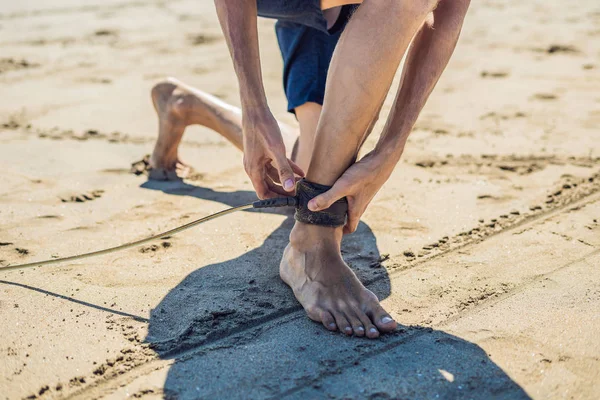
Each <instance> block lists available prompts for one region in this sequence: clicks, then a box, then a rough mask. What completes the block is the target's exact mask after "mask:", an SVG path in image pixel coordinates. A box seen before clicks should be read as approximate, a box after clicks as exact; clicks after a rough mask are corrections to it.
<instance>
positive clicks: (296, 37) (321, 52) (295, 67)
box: [257, 0, 358, 113]
mask: <svg viewBox="0 0 600 400" xmlns="http://www.w3.org/2000/svg"><path fill="white" fill-rule="evenodd" d="M320 3H321V2H320V0H258V1H257V5H258V15H259V16H261V17H266V18H274V19H277V23H276V24H275V33H276V34H277V41H278V43H279V49H280V50H281V55H282V57H283V87H284V90H285V95H286V97H287V100H288V111H289V112H291V113H294V109H295V108H296V107H298V106H301V105H302V104H304V103H306V102H314V103H318V104H321V105H322V104H323V97H324V95H325V81H326V79H327V71H328V70H329V63H330V62H331V56H332V55H333V51H334V49H335V46H336V45H337V42H338V41H339V39H340V35H341V33H342V31H343V30H344V27H345V26H346V23H347V22H348V20H349V19H350V16H351V15H352V13H353V12H354V10H355V9H356V8H357V7H358V5H347V6H343V7H342V9H341V11H340V15H339V17H338V19H337V21H336V23H335V24H334V25H333V26H332V27H331V28H330V29H329V30H328V29H327V20H326V19H325V17H324V16H323V12H322V11H321V6H320Z"/></svg>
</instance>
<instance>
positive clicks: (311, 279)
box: [279, 222, 396, 339]
mask: <svg viewBox="0 0 600 400" xmlns="http://www.w3.org/2000/svg"><path fill="white" fill-rule="evenodd" d="M341 240H342V229H341V228H329V227H322V226H316V225H307V224H303V223H301V222H296V225H295V226H294V228H293V229H292V232H291V234H290V244H289V245H288V246H287V248H286V249H285V251H284V253H283V259H282V260H281V265H280V271H279V273H280V275H281V279H283V281H284V282H285V283H286V284H288V285H289V286H290V287H291V288H292V290H293V291H294V295H295V296H296V299H298V301H299V302H300V304H302V307H304V309H305V311H306V313H307V314H308V317H309V318H310V319H312V320H313V321H317V322H321V323H322V324H323V325H324V326H325V328H327V329H329V330H332V331H335V330H339V331H340V332H343V333H345V334H347V335H352V334H354V335H356V336H367V337H369V338H372V339H373V338H377V337H379V335H380V333H385V332H389V331H392V330H394V329H396V321H394V320H393V319H392V317H390V315H389V314H388V313H387V312H386V311H385V310H384V309H383V308H382V307H381V305H380V304H379V300H378V299H377V296H375V294H373V292H371V291H370V290H368V289H367V288H365V287H364V286H363V284H362V283H361V282H360V281H359V280H358V278H357V277H356V275H355V274H354V272H353V271H352V270H351V269H350V267H348V265H346V263H345V262H344V260H343V259H342V256H341V252H340V243H341Z"/></svg>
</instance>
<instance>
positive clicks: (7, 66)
mask: <svg viewBox="0 0 600 400" xmlns="http://www.w3.org/2000/svg"><path fill="white" fill-rule="evenodd" d="M39 66H40V64H36V63H32V62H29V61H27V60H25V59H21V60H18V59H16V58H0V74H2V73H4V72H8V71H18V70H21V69H28V68H36V67H39Z"/></svg>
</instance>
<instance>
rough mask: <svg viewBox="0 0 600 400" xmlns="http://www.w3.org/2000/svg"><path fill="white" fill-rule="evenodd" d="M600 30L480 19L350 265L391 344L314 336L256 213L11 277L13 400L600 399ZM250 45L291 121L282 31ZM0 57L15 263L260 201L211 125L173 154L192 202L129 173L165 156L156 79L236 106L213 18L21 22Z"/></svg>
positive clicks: (522, 13) (544, 16)
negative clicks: (158, 142)
mask: <svg viewBox="0 0 600 400" xmlns="http://www.w3.org/2000/svg"><path fill="white" fill-rule="evenodd" d="M599 23H600V8H599V7H598V5H597V4H596V2H592V1H582V2H577V3H576V4H571V5H569V7H568V9H565V8H564V5H562V4H561V2H559V1H556V0H552V1H544V2H542V1H537V0H536V1H533V2H527V3H523V2H517V1H500V2H491V1H481V2H473V4H472V7H471V10H470V11H469V15H468V17H467V22H466V25H465V28H464V31H463V35H462V38H461V40H460V42H459V45H458V48H457V51H456V54H455V56H454V58H453V59H452V61H451V63H450V65H449V66H448V69H447V71H446V73H445V74H444V76H443V77H442V79H441V80H440V82H439V84H438V86H437V88H436V90H435V92H434V93H433V95H432V97H431V99H430V101H429V103H428V104H427V106H426V108H425V110H424V111H423V114H422V115H421V117H420V119H419V121H418V123H417V126H416V128H415V131H414V132H413V134H412V135H411V137H410V139H409V143H408V146H407V149H406V152H405V155H404V157H403V159H402V161H401V162H400V164H399V166H398V167H397V168H396V170H395V172H394V174H393V175H392V178H391V179H390V181H389V182H388V184H387V185H386V186H385V187H384V189H383V190H382V191H381V192H380V193H379V194H378V195H377V196H376V198H375V199H374V201H373V204H372V206H371V208H370V209H369V210H368V211H367V213H366V214H365V215H364V218H363V220H362V222H361V225H360V226H359V229H358V231H357V232H356V233H355V234H353V235H350V236H348V237H346V238H345V241H344V244H343V251H344V257H345V259H346V260H347V261H348V262H349V264H350V265H351V266H352V267H353V268H354V269H355V271H356V272H357V274H358V275H359V277H360V278H361V279H362V280H363V282H366V283H367V285H368V286H369V288H371V289H372V290H373V291H375V293H376V294H377V295H378V296H379V297H380V299H382V300H383V304H384V306H385V307H386V308H387V309H388V310H389V311H390V312H391V314H392V315H393V316H394V317H395V318H396V319H397V320H398V321H399V323H400V325H401V326H400V328H399V329H398V331H397V332H394V333H393V334H391V335H386V336H385V337H383V338H381V339H380V340H377V341H370V340H366V339H356V338H346V337H344V336H341V335H339V334H334V333H330V332H326V331H325V330H323V329H322V327H321V326H320V325H317V324H315V323H312V322H311V321H309V320H308V319H307V318H306V317H305V315H304V313H303V311H302V310H301V308H300V307H299V305H298V303H297V302H296V301H295V299H294V298H293V295H292V293H291V291H290V290H289V289H288V288H287V287H286V286H285V285H284V284H283V283H282V282H281V281H280V280H279V278H278V273H277V268H278V261H279V256H280V254H281V252H282V250H283V247H284V246H285V245H286V239H287V235H288V233H289V229H290V227H291V220H290V218H289V215H287V214H285V213H278V212H240V213H236V214H232V215H229V216H226V217H223V218H221V219H218V220H214V221H211V222H209V223H207V224H204V225H201V226H199V227H197V228H195V229H193V230H190V231H186V232H183V233H181V234H179V235H176V236H173V237H171V238H168V239H165V240H163V241H159V242H157V243H155V244H154V245H146V246H142V247H140V248H136V249H130V250H127V251H124V252H122V253H115V254H111V255H106V256H102V257H99V258H94V259H88V260H83V261H82V262H80V263H71V264H63V265H57V266H49V267H44V268H34V269H29V270H23V271H12V272H5V273H1V274H0V324H1V326H2V329H0V361H1V362H0V398H7V399H19V398H26V397H31V398H34V397H37V398H81V399H89V398H115V399H120V398H124V397H127V396H133V397H134V398H181V399H191V398H212V397H225V396H227V397H232V398H298V399H300V398H321V397H325V398H369V399H387V398H462V397H464V398H477V399H487V398H540V399H542V398H544V399H545V398H569V399H570V398H573V399H575V398H577V399H579V398H584V399H588V398H589V399H593V398H596V397H597V393H599V392H600V384H599V382H600V343H599V342H598V340H597V332H599V331H600V314H599V313H598V310H599V309H600V273H599V272H598V266H599V265H600V144H599V143H600V140H599V139H600V134H599V133H598V127H599V126H600V95H599V93H600V41H599V40H598V39H599V38H600V30H599V28H598V26H599ZM260 38H261V52H262V55H263V68H264V79H265V84H266V89H267V94H268V97H269V103H270V105H271V107H272V109H273V112H274V114H275V115H276V117H277V118H280V119H282V120H284V121H285V122H287V123H290V124H294V122H295V121H294V119H293V116H291V115H289V114H287V113H286V111H285V109H286V103H285V96H284V93H283V90H282V87H281V79H282V78H281V60H280V56H279V50H278V48H277V44H276V42H275V38H274V35H273V22H272V21H269V20H261V22H260ZM0 49H1V50H2V51H1V55H0V88H1V93H2V96H0V168H1V170H2V178H3V179H2V185H1V186H0V264H1V265H8V264H15V263H26V262H31V261H35V260H41V259H46V258H50V257H64V256H69V255H72V254H75V253H81V252H86V251H92V250H97V249H99V248H104V247H109V246H113V245H118V244H121V243H124V242H128V241H132V240H135V239H140V238H143V237H145V236H150V235H152V234H156V233H158V232H160V231H164V230H167V229H170V228H173V227H176V226H178V225H182V224H184V223H188V222H190V221H192V220H193V219H196V218H200V217H202V216H205V215H208V214H211V213H213V212H217V211H220V210H222V209H224V208H227V207H229V206H235V205H239V204H243V203H245V202H248V201H251V200H253V199H254V194H253V192H252V187H251V185H250V183H249V181H248V178H247V177H246V175H245V174H244V172H243V169H242V167H241V165H242V156H241V154H240V153H239V152H238V151H237V150H235V149H234V148H233V147H232V146H231V145H230V144H229V143H228V142H226V141H225V140H224V139H222V138H220V137H219V136H218V135H217V134H215V133H214V132H211V131H209V130H208V129H205V128H201V127H191V128H188V130H187V131H186V135H185V137H184V143H183V145H182V148H181V156H182V159H183V160H184V161H185V162H187V163H188V164H190V165H191V166H192V167H194V169H195V170H196V172H197V173H196V174H194V176H193V177H192V179H188V180H186V181H184V182H148V181H147V180H146V178H145V176H144V175H143V174H139V175H138V174H135V173H132V172H131V170H130V166H131V164H132V163H133V162H135V161H137V160H140V159H142V157H143V156H144V155H146V154H148V153H149V152H150V151H151V150H152V146H153V141H154V138H155V136H156V130H157V126H156V125H157V121H156V117H155V115H154V110H153V108H152V104H151V101H150V97H149V91H150V88H151V87H152V85H153V84H154V83H156V82H157V81H158V80H160V79H162V78H164V77H166V76H169V75H171V76H175V77H177V78H178V79H180V80H182V81H184V82H186V83H188V84H191V85H194V86H197V87H199V88H201V89H203V90H205V91H207V92H210V93H212V94H214V95H216V96H218V97H220V98H222V99H224V100H225V101H227V102H230V103H232V104H239V100H238V98H237V86H236V81H235V78H234V73H233V69H232V67H231V62H230V60H229V55H228V52H227V49H226V46H225V42H224V40H223V39H222V36H221V33H220V28H219V26H218V23H217V20H216V16H215V13H214V10H213V3H212V2H211V1H200V2H198V1H191V0H183V1H171V2H168V3H164V2H160V1H145V2H137V1H131V2H127V1H123V0H111V1H105V2H98V1H92V2H86V5H83V6H82V5H81V4H80V2H76V1H73V0H59V1H58V2H54V3H53V4H52V5H50V4H48V3H46V2H41V1H34V2H26V3H25V4H21V3H14V4H10V5H7V6H5V7H3V8H2V10H0ZM396 84H397V80H396ZM392 92H393V91H392ZM392 100H393V99H391V98H389V99H388V101H387V102H386V105H385V106H384V109H383V116H385V115H387V112H388V110H389V108H390V106H391V102H392ZM383 122H384V121H383V118H382V120H381V121H380V122H379V125H378V128H376V129H375V134H374V136H373V137H372V138H370V139H369V140H368V141H367V143H366V149H369V148H372V147H373V146H374V144H375V142H376V139H377V133H378V132H380V131H381V128H382V125H383ZM134 172H135V171H134Z"/></svg>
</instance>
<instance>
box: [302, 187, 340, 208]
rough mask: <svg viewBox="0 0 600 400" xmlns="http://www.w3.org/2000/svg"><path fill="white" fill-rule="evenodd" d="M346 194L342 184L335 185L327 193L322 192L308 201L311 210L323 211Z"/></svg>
mask: <svg viewBox="0 0 600 400" xmlns="http://www.w3.org/2000/svg"><path fill="white" fill-rule="evenodd" d="M344 196H346V193H345V192H344V190H343V189H342V188H341V186H340V185H333V187H332V188H331V189H329V190H328V191H326V192H325V193H321V194H320V195H318V196H317V197H315V198H313V199H312V200H311V201H309V202H308V209H309V210H310V211H321V210H325V209H326V208H329V207H330V206H331V205H332V204H333V203H335V202H336V201H338V200H339V199H341V198H342V197H344Z"/></svg>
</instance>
